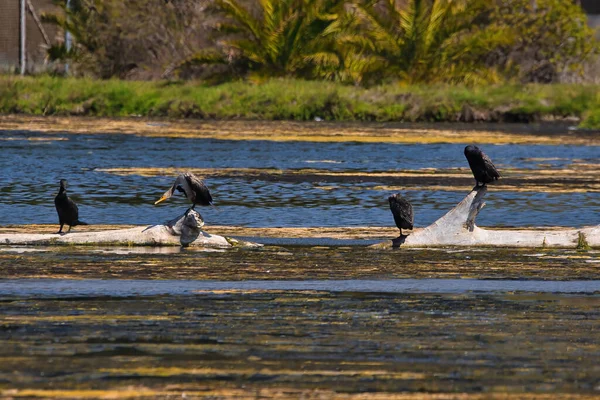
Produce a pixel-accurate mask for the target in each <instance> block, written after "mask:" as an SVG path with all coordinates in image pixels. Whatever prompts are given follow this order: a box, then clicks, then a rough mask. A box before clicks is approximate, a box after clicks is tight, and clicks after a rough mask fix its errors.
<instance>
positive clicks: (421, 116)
mask: <svg viewBox="0 0 600 400" xmlns="http://www.w3.org/2000/svg"><path fill="white" fill-rule="evenodd" d="M599 93H600V86H598V85H587V86H584V85H559V84H556V85H525V86H523V85H499V86H486V87H473V88H469V87H464V86H411V87H406V86H400V85H395V84H390V85H386V86H378V87H373V88H369V89H365V88H360V87H353V86H344V85H340V84H336V83H331V82H317V81H300V80H283V79H271V80H267V81H265V82H263V83H260V84H253V83H248V82H231V83H226V84H222V85H218V86H207V85H205V84H203V83H199V82H136V81H119V80H107V81H100V80H90V79H72V78H68V79H65V78H56V77H49V76H38V77H25V78H21V77H15V76H0V113H4V114H9V113H12V114H33V115H88V116H103V117H127V116H147V117H171V118H206V119H235V118H242V119H260V120H298V121H304V120H313V119H315V118H317V117H318V118H321V119H324V120H337V121H427V122H437V121H448V122H452V121H461V120H464V119H465V116H466V115H467V114H469V113H467V112H466V111H465V110H467V111H468V110H469V109H470V110H472V111H473V112H474V114H473V115H475V117H476V118H475V119H477V120H482V121H492V122H496V121H497V122H532V121H539V120H543V119H556V118H559V119H560V118H565V117H577V118H581V120H582V122H581V126H582V127H585V128H592V129H598V128H600V95H599ZM467 119H468V118H467ZM468 120H469V119H468Z"/></svg>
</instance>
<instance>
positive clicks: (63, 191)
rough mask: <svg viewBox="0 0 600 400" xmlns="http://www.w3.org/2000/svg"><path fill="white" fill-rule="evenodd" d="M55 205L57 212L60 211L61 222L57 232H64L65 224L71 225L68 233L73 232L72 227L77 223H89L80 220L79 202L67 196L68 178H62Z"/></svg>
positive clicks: (59, 218)
mask: <svg viewBox="0 0 600 400" xmlns="http://www.w3.org/2000/svg"><path fill="white" fill-rule="evenodd" d="M54 205H55V206H56V212H58V222H59V223H60V229H59V230H58V232H57V233H62V229H63V226H64V225H65V224H67V225H69V230H68V231H67V233H69V232H71V228H72V227H73V226H76V225H88V224H87V223H85V222H83V221H80V220H79V209H78V208H77V204H75V202H74V201H73V200H71V199H70V198H69V196H67V181H66V179H61V180H60V189H59V190H58V194H57V195H56V197H55V198H54Z"/></svg>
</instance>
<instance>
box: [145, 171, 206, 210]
mask: <svg viewBox="0 0 600 400" xmlns="http://www.w3.org/2000/svg"><path fill="white" fill-rule="evenodd" d="M175 189H177V191H178V192H183V193H184V194H185V197H187V198H188V200H189V201H191V202H192V207H191V209H194V207H195V206H196V204H198V205H201V206H211V205H213V203H212V201H213V199H212V196H211V195H210V192H209V191H208V188H207V187H206V185H205V184H204V181H202V179H200V178H198V177H197V176H195V175H194V174H192V173H190V172H186V173H184V174H181V175H179V176H178V177H177V179H175V183H174V184H173V186H171V189H169V190H167V191H166V192H165V194H163V195H162V197H161V198H160V199H158V200H157V201H156V202H155V203H154V204H158V203H160V202H161V201H165V200H167V199H168V198H169V197H171V196H173V193H174V192H175Z"/></svg>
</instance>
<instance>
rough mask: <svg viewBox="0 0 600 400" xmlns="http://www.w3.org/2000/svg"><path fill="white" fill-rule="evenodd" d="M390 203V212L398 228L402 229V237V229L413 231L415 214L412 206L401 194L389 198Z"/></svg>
mask: <svg viewBox="0 0 600 400" xmlns="http://www.w3.org/2000/svg"><path fill="white" fill-rule="evenodd" d="M388 201H389V202H390V210H392V215H393V216H394V221H395V222H396V226H397V227H398V229H400V236H402V229H412V228H413V222H414V214H413V207H412V204H410V203H409V201H408V200H406V199H405V198H404V197H402V196H401V195H400V193H397V194H393V195H391V196H390V197H388Z"/></svg>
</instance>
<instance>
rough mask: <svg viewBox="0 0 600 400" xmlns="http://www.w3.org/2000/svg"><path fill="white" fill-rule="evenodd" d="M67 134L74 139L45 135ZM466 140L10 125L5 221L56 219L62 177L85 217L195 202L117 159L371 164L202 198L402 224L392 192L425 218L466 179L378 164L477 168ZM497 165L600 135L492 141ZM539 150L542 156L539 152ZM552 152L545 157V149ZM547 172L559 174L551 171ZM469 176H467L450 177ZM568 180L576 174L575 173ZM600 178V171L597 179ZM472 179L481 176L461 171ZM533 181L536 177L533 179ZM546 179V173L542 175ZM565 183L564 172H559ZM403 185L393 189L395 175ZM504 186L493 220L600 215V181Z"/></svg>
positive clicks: (221, 183) (187, 163)
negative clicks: (556, 187)
mask: <svg viewBox="0 0 600 400" xmlns="http://www.w3.org/2000/svg"><path fill="white" fill-rule="evenodd" d="M44 138H53V139H56V138H60V139H63V140H39V139H44ZM464 145H465V144H410V145H409V144H390V143H354V142H343V143H313V142H270V141H235V140H214V139H178V138H161V137H138V136H135V135H124V134H110V135H109V134H106V135H103V134H94V135H87V134H77V135H73V134H67V133H65V134H58V135H48V134H45V133H40V132H30V131H0V146H1V152H2V157H0V169H1V170H2V175H1V176H0V194H1V196H0V224H32V223H55V222H56V220H57V216H56V211H55V209H54V204H53V197H54V195H55V194H56V192H57V189H58V181H59V179H62V178H65V179H68V181H69V184H70V187H69V194H70V196H71V197H72V198H73V199H75V200H76V201H77V202H78V204H79V209H80V217H81V219H82V220H84V221H86V222H88V223H90V224H113V223H124V224H152V223H157V222H162V221H165V220H168V219H170V218H172V217H173V216H175V215H177V214H178V213H179V212H182V211H184V210H185V209H186V207H187V203H186V200H184V199H183V198H182V197H181V196H177V197H176V198H174V199H171V200H169V201H168V202H167V203H165V204H161V205H160V206H154V205H153V203H154V201H156V200H157V199H158V198H159V197H160V195H161V194H162V193H163V192H164V191H165V190H166V189H168V188H169V186H170V185H171V184H172V182H173V177H172V176H160V175H159V176H150V177H149V176H140V175H136V174H135V173H133V174H128V175H124V176H119V175H116V174H114V173H111V172H106V171H103V170H104V169H109V168H140V167H156V168H175V169H180V170H185V169H187V168H207V169H213V170H214V171H217V172H218V171H221V170H222V169H224V168H233V169H242V168H252V169H264V168H272V169H279V170H282V171H284V172H286V171H287V172H294V171H297V170H298V169H306V168H311V169H316V170H319V171H320V172H321V173H323V172H324V173H327V172H352V173H365V174H367V176H366V177H361V176H358V177H354V178H353V177H339V176H338V175H331V176H320V175H310V176H305V177H303V176H292V177H290V176H289V175H285V174H284V175H282V176H281V177H277V176H276V175H273V174H271V175H270V176H269V178H268V179H265V178H264V177H260V176H259V177H256V176H255V175H248V176H245V175H244V174H238V175H236V176H227V175H225V176H223V175H221V176H210V174H209V175H208V176H206V183H207V185H208V186H209V188H210V190H211V192H212V193H213V197H214V200H215V204H216V205H217V206H218V209H217V210H214V209H202V210H201V211H202V214H203V216H204V218H205V220H206V222H207V224H208V225H210V224H213V225H236V226H249V227H266V226H282V227H307V226H364V225H370V226H393V219H392V216H391V214H390V212H389V208H388V204H387V196H388V195H389V194H391V193H393V192H396V191H397V190H396V189H397V188H407V189H409V190H407V191H406V192H405V194H406V196H407V197H408V198H409V199H410V200H411V202H412V203H413V206H414V208H415V214H416V217H415V220H416V221H415V222H416V225H417V226H426V225H428V224H429V223H431V222H433V221H435V220H436V219H437V218H439V217H440V216H441V215H443V214H444V213H445V212H446V211H447V210H449V209H450V208H451V207H452V206H454V205H455V204H456V203H457V202H458V201H460V200H461V199H462V198H463V197H464V196H465V194H466V191H465V190H463V189H462V188H461V189H455V190H453V189H452V188H450V189H448V188H446V189H444V190H436V188H435V185H438V186H443V185H444V180H443V179H441V180H440V179H437V180H436V182H435V184H434V187H433V188H432V187H431V186H432V185H431V184H430V182H428V181H427V179H426V178H423V182H422V183H423V184H422V185H421V184H420V182H419V179H416V180H415V179H411V180H402V179H394V180H392V179H390V178H389V177H387V178H386V177H377V176H369V175H368V174H369V173H375V172H394V171H400V170H421V169H424V168H435V169H448V168H466V167H467V166H468V165H467V162H466V160H465V158H464V156H463V148H464ZM482 147H483V148H484V150H485V151H486V153H487V154H488V155H490V157H491V158H492V160H493V161H494V162H495V164H496V166H497V167H498V168H499V169H500V171H501V172H502V170H503V169H525V170H530V171H531V176H536V170H538V169H540V168H544V169H548V168H550V169H557V170H560V169H562V168H568V167H569V166H571V165H572V164H573V163H574V162H576V163H585V164H598V163H600V147H598V146H575V145H559V146H545V145H501V146H494V145H485V146H482ZM532 158H535V159H532ZM540 159H542V160H543V161H540ZM546 179H547V178H546ZM449 183H451V184H450V185H447V186H452V184H457V182H456V181H453V182H449ZM567 183H568V181H567ZM596 183H597V180H596ZM458 184H461V185H463V186H464V187H467V186H470V185H472V184H473V181H472V180H471V179H462V180H459V182H458ZM530 184H531V183H530ZM533 184H535V179H534V180H533ZM559 184H560V182H559ZM390 185H391V186H393V187H394V190H393V191H392V190H386V186H390ZM582 189H583V190H584V191H583V192H569V193H560V192H546V193H545V192H542V191H535V189H534V191H528V192H516V191H503V190H501V189H499V188H494V187H491V188H490V190H489V193H488V196H487V204H488V206H487V207H486V208H485V209H484V210H483V212H482V213H481V214H480V216H479V218H478V223H479V224H480V225H482V226H532V225H536V226H556V225H562V226H581V225H593V224H598V223H600V213H599V212H598V210H599V209H600V193H598V192H597V190H596V191H588V192H585V187H583V188H582Z"/></svg>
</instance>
